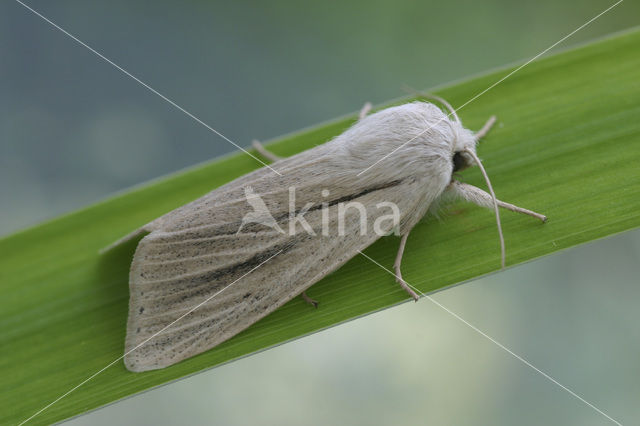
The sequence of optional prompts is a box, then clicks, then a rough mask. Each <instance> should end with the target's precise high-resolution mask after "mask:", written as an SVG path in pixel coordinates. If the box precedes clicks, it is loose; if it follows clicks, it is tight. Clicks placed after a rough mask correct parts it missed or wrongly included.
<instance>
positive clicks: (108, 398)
mask: <svg viewBox="0 0 640 426" xmlns="http://www.w3.org/2000/svg"><path fill="white" fill-rule="evenodd" d="M638 51H640V32H639V31H634V32H628V33H624V34H619V35H617V36H616V37H613V38H610V39H606V40H602V41H599V42H596V43H593V44H590V45H587V46H584V47H581V48H578V49H575V50H571V51H567V52H564V53H561V54H558V55H556V56H552V57H548V58H546V59H543V60H540V61H538V62H534V63H532V64H530V65H528V66H527V67H525V68H523V69H522V70H520V71H519V72H517V73H516V74H514V75H513V76H511V77H510V78H508V79H506V80H505V81H504V82H502V83H501V84H499V85H497V86H496V87H495V88H493V89H491V90H489V91H488V92H487V93H485V94H484V95H482V96H481V97H480V98H478V99H477V100H475V101H474V102H472V103H470V104H469V105H468V106H466V107H464V108H463V109H462V110H461V111H460V116H461V119H462V121H463V123H464V124H465V125H466V127H469V128H471V129H477V128H479V127H480V126H481V125H482V123H483V122H484V121H485V120H486V119H487V118H488V117H489V116H490V115H491V114H496V115H497V116H498V125H497V126H496V127H495V128H494V129H493V130H492V131H491V133H490V134H489V136H488V137H486V138H485V139H484V141H483V142H482V144H481V146H480V148H479V153H480V155H481V157H482V158H483V160H484V165H485V167H486V169H487V170H488V173H489V175H490V176H491V178H492V181H493V185H494V187H495V189H496V192H497V194H498V196H499V197H500V198H501V199H504V200H505V201H509V202H513V203H515V204H518V205H521V206H523V207H527V208H531V209H533V210H537V211H540V212H541V213H544V214H546V215H547V216H548V217H549V222H548V223H547V224H545V225H542V224H541V223H540V222H538V221H536V220H534V219H531V218H529V217H525V216H521V215H516V214H513V213H509V212H506V213H503V214H502V218H503V227H504V232H505V238H506V245H507V264H508V265H515V264H518V263H521V262H525V261H528V260H531V259H534V258H537V257H540V256H543V255H546V254H549V253H553V252H555V251H558V250H561V249H564V248H567V247H571V246H574V245H576V244H580V243H584V242H586V241H591V240H594V239H596V238H601V237H604V236H606V235H610V234H613V233H617V232H622V231H625V230H628V229H631V228H634V227H637V226H638V225H640V173H638V165H639V164H640V120H638V117H639V116H640V80H639V79H638V69H640V55H638V54H637V52H638ZM511 71H512V68H509V69H503V70H500V71H496V72H493V73H491V74H488V75H484V76H481V77H477V78H474V79H472V80H469V81H466V82H463V83H457V84H456V85H454V86H450V87H445V88H441V89H439V90H437V91H436V92H437V93H438V94H439V95H441V96H443V97H444V98H446V99H447V100H449V101H450V102H451V103H452V104H453V105H461V104H463V103H464V102H466V101H467V100H469V99H470V98H472V97H473V96H475V95H476V94H478V93H480V92H481V91H483V90H484V89H485V88H487V87H489V86H490V85H492V84H493V83H494V82H496V81H498V80H499V79H500V78H502V77H504V76H506V75H507V74H508V73H509V72H511ZM407 100H409V99H404V100H403V102H405V101H407ZM396 103H397V102H396ZM354 118H355V117H348V118H342V119H338V120H336V121H334V122H331V123H329V124H323V125H321V126H318V127H316V128H313V129H308V130H304V131H302V132H299V133H296V134H293V135H289V136H286V137H284V138H282V139H281V140H279V141H277V142H275V143H274V144H273V145H271V146H270V148H272V149H273V151H274V152H275V153H277V154H280V155H291V154H295V153H297V152H300V151H302V150H305V149H307V148H310V147H312V146H314V145H316V144H319V143H323V142H325V141H327V140H328V139H330V138H331V137H333V136H335V135H337V134H339V133H340V132H342V131H343V130H344V129H346V128H347V127H348V126H349V125H350V124H351V123H352V122H353V120H354ZM258 166H259V164H258V163H257V162H256V161H255V160H253V159H252V158H250V157H249V156H247V155H244V154H237V155H233V156H229V157H225V158H222V159H217V160H214V161H212V162H209V163H207V164H204V165H201V166H198V167H195V168H193V169H190V170H187V171H184V172H180V173H177V174H175V175H172V176H169V177H167V178H164V179H161V180H158V181H154V182H152V183H150V184H147V185H145V186H142V187H138V188H135V189H132V190H131V191H129V192H127V193H124V194H121V195H118V196H116V197H113V198H111V199H109V200H106V201H104V202H102V203H99V204H97V205H94V206H91V207H88V208H86V209H83V210H80V211H78V212H74V213H72V214H68V215H66V216H63V217H61V218H58V219H55V220H53V221H50V222H47V223H45V224H42V225H40V226H37V227H35V228H32V229H28V230H26V231H23V232H20V233H17V234H15V235H12V236H9V237H6V238H4V239H2V240H0V252H1V253H2V256H1V257H0V282H1V283H2V298H1V299H0V324H1V330H2V332H1V333H0V345H1V346H2V348H3V355H2V357H1V358H0V377H2V384H3V386H2V394H1V395H0V399H1V400H2V406H3V408H2V410H0V423H3V424H4V423H17V422H20V421H23V420H25V419H27V418H29V417H30V416H31V415H33V414H35V413H36V412H38V410H40V409H42V408H43V407H45V406H47V405H48V404H50V403H51V402H53V401H55V400H56V399H57V398H58V397H60V396H62V395H63V394H65V393H66V392H68V391H69V390H71V389H73V388H74V387H75V386H76V385H78V384H80V383H81V382H83V381H84V380H85V379H88V378H90V377H91V376H92V375H93V374H94V373H96V372H98V371H100V370H101V369H103V368H104V367H106V366H108V365H109V364H110V363H112V362H113V365H111V366H109V367H108V368H106V369H105V370H104V371H103V372H101V373H100V374H98V375H96V376H95V377H93V378H91V379H90V380H88V381H87V382H86V383H85V384H83V385H82V386H81V387H80V388H78V389H77V390H75V391H73V392H71V393H70V394H69V395H68V396H66V397H64V398H62V399H61V400H59V401H58V402H56V403H55V404H53V405H51V406H50V407H48V408H47V409H46V410H44V411H43V412H41V413H40V414H38V415H37V416H36V417H35V418H33V419H32V420H31V423H50V422H54V421H58V420H62V419H65V418H68V417H70V416H73V415H76V414H79V413H82V412H86V411H88V410H91V409H93V408H96V407H99V406H102V405H104V404H107V403H110V402H112V401H115V400H118V399H120V398H123V397H126V396H129V395H132V394H134V393H136V392H140V391H142V390H145V389H148V388H151V387H153V386H157V385H159V384H162V383H166V382H168V381H171V380H175V379H177V378H179V377H184V376H186V375H189V374H193V373H194V372H197V371H201V370H203V369H206V368H210V367H212V366H215V365H219V364H221V363H224V362H228V361H230V360H233V359H236V358H238V357H241V356H244V355H247V354H250V353H253V352H256V351H258V350H261V349H264V348H268V347H270V346H273V345H276V344H279V343H281V342H284V341H287V340H290V339H294V338H296V337H299V336H302V335H305V334H308V333H312V332H314V331H317V330H320V329H323V328H326V327H329V326H332V325H335V324H337V323H340V322H342V321H346V320H349V319H351V318H354V317H358V316H361V315H364V314H367V313H369V312H372V311H375V310H379V309H382V308H385V307H388V306H392V305H394V304H397V303H399V302H402V301H405V300H407V295H406V293H404V291H402V290H401V289H400V287H399V286H398V285H397V284H396V283H395V282H394V280H393V277H391V276H390V275H389V274H388V273H387V272H385V271H383V270H382V269H380V268H379V267H378V266H376V265H374V264H373V263H371V262H370V261H368V260H367V259H365V258H364V257H362V256H357V257H355V258H354V259H352V260H351V261H350V262H348V263H347V264H346V265H345V266H344V267H343V268H341V269H340V270H339V271H337V272H336V273H334V274H332V275H330V276H329V277H326V278H325V279H323V280H322V281H320V282H319V283H317V284H316V285H315V286H314V287H312V288H311V290H310V291H309V295H310V296H311V297H313V298H315V299H317V300H319V301H320V307H319V308H318V309H317V310H316V309H312V308H310V307H309V306H307V305H306V304H305V303H304V302H303V301H302V300H301V299H295V300H293V301H291V302H290V303H288V304H287V305H286V306H284V307H283V308H282V309H280V310H278V311H277V312H275V313H274V314H272V315H270V316H268V317H267V318H265V319H264V320H262V321H260V322H258V323H257V324H255V325H254V326H252V327H250V328H249V329H248V330H246V331H245V332H243V333H241V334H239V335H238V336H235V337H234V338H232V339H231V340H229V341H227V342H225V343H224V344H222V345H220V346H218V347H217V348H215V349H213V350H210V351H207V352H205V353H203V354H201V355H199V356H196V357H194V358H191V359H189V360H186V361H184V362H181V363H179V364H177V365H174V366H172V367H169V368H166V369H162V370H157V371H152V372H147V373H138V374H136V373H130V372H128V371H127V370H126V369H125V368H124V365H123V364H122V361H121V360H118V358H119V357H120V356H122V353H123V345H124V336H125V326H126V320H127V304H128V298H129V291H128V271H129V265H130V261H131V257H132V254H133V251H134V249H135V244H136V242H135V241H134V242H131V243H128V244H126V245H124V246H121V247H119V248H117V249H115V250H113V251H111V252H109V253H107V254H106V255H102V256H100V255H98V250H99V249H100V248H102V247H104V246H106V245H108V244H109V243H111V242H113V241H114V240H116V239H118V238H119V237H121V236H122V235H124V234H126V233H128V232H130V231H132V230H133V229H135V228H137V227H139V226H140V225H142V224H144V223H146V222H148V221H150V220H152V219H154V218H155V217H157V216H159V215H161V214H163V213H165V212H167V211H169V210H171V209H173V208H176V207H178V206H180V205H182V204H184V203H186V202H188V201H191V200H193V199H195V198H197V197H199V196H201V195H202V194H205V193H206V192H208V191H210V190H211V189H213V188H215V187H217V186H219V185H222V184H224V183H226V182H229V181H231V180H232V179H234V178H236V177H238V176H241V175H243V174H245V173H247V172H249V171H251V170H253V169H255V168H257V167H258ZM463 175H464V179H465V180H466V181H467V182H469V183H472V184H476V185H478V186H481V187H483V186H484V183H483V181H482V179H481V176H480V174H479V172H478V170H477V168H475V169H470V170H468V171H465V172H464V173H463ZM398 242H399V239H398V238H396V237H385V238H382V239H381V240H380V241H379V242H378V243H376V244H375V245H373V246H372V247H371V248H370V249H368V250H367V255H369V256H371V257H372V258H373V259H375V260H376V261H378V262H380V263H381V264H382V265H384V266H386V267H391V266H392V264H393V258H394V256H395V253H396V249H397V246H398ZM499 264H500V261H499V243H498V239H497V233H496V228H495V222H494V216H493V213H492V212H491V211H489V210H486V209H481V208H478V207H475V206H473V205H470V204H467V203H456V204H453V205H452V206H450V207H449V208H447V209H446V213H445V214H443V215H442V218H441V219H440V220H436V219H433V218H431V219H425V220H423V221H422V222H421V223H420V224H419V225H418V226H417V227H416V229H415V230H414V231H413V232H412V234H411V237H410V239H409V243H408V247H407V251H406V254H405V258H404V263H403V271H404V275H405V278H406V279H407V280H408V281H409V282H410V283H412V284H413V285H415V286H417V287H418V288H420V289H421V290H422V291H423V292H431V291H435V290H439V289H442V288H445V287H447V286H451V285H453V284H456V283H460V282H464V281H467V280H471V279H474V278H477V277H479V276H481V275H484V274H488V273H490V272H493V271H496V270H498V269H499ZM114 361H115V362H114Z"/></svg>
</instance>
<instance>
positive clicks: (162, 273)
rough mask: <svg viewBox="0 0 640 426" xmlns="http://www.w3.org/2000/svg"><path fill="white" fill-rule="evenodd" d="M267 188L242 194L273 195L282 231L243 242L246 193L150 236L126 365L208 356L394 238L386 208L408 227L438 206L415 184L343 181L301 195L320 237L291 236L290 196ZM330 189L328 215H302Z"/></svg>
mask: <svg viewBox="0 0 640 426" xmlns="http://www.w3.org/2000/svg"><path fill="white" fill-rule="evenodd" d="M310 158H313V157H310ZM284 161H286V160H284ZM284 161H283V162H284ZM310 161H318V157H315V159H313V160H310ZM300 163H303V164H302V165H303V166H304V162H299V163H298V164H300ZM295 175H296V174H295V173H294V174H293V176H295ZM249 176H251V175H249ZM284 176H291V174H286V175H284ZM298 176H299V174H298ZM266 179H272V180H273V177H272V176H270V175H269V176H268V175H262V174H259V175H254V177H253V178H249V179H247V178H246V177H245V178H243V180H242V181H241V182H240V183H241V184H240V186H242V185H251V186H250V187H251V188H253V189H252V191H255V193H257V194H264V195H262V196H261V199H263V201H264V202H265V205H266V206H268V209H269V212H270V213H271V215H272V217H273V218H274V220H275V221H276V222H277V224H278V225H279V228H280V229H279V230H278V229H276V228H275V227H274V226H272V223H267V222H263V223H247V224H244V226H243V229H242V232H240V233H238V232H237V229H238V228H239V227H240V225H242V221H241V219H242V218H245V217H246V215H247V213H250V212H252V211H253V212H254V213H255V207H253V210H252V207H251V206H250V205H249V203H248V199H247V193H246V186H245V188H244V191H243V190H242V188H239V187H238V185H237V184H236V185H233V186H230V187H222V188H220V190H216V191H213V192H212V193H210V194H208V195H207V196H205V197H202V198H201V199H199V200H196V201H194V202H193V203H190V205H187V206H190V207H188V208H187V206H185V207H184V208H181V209H177V210H176V211H174V212H171V213H169V214H168V215H165V216H163V217H161V218H159V219H158V220H156V221H154V222H151V224H149V225H150V226H147V230H150V231H151V233H150V234H149V235H147V236H145V237H144V238H143V239H142V240H141V241H140V243H139V245H138V248H137V250H136V253H135V256H134V259H133V262H132V266H131V272H130V280H129V285H130V295H131V296H130V304H129V319H128V325H127V337H126V342H125V358H124V361H125V365H126V366H127V368H128V369H129V370H131V371H145V370H152V369H157V368H163V367H166V366H169V365H172V364H174V363H176V362H179V361H181V360H183V359H186V358H189V357H191V356H194V355H196V354H199V353H201V352H203V351H206V350H208V349H210V348H212V347H214V346H216V345H218V344H219V343H221V342H223V341H225V340H227V339H229V338H230V337H232V336H234V335H236V334H238V333H239V332H240V331H242V330H244V329H245V328H247V327H249V326H250V325H251V324H253V323H255V322H256V321H258V320H259V319H261V318H263V317H264V316H266V315H268V314H269V313H271V312H273V311H274V310H276V309H277V308H278V307H280V306H282V305H283V304H285V303H286V302H288V301H289V300H291V299H292V298H294V297H295V296H297V295H299V294H300V293H302V292H303V291H304V290H306V289H307V288H308V287H310V286H311V285H313V284H314V283H315V282H317V281H318V280H320V279H321V278H322V277H324V276H326V275H327V274H329V273H330V272H332V271H334V270H335V269H337V268H339V267H340V266H341V265H343V264H344V263H345V262H346V261H347V260H349V259H350V258H352V257H354V256H355V255H356V254H357V253H358V251H359V250H363V249H365V248H366V247H368V246H369V245H370V244H372V243H373V242H374V241H375V240H377V239H378V238H379V234H380V231H381V230H382V231H384V232H390V231H391V230H392V228H393V225H394V223H393V220H392V219H391V215H392V211H391V209H389V208H386V209H385V208H381V207H379V206H377V204H378V203H379V202H381V201H387V202H391V203H395V204H396V205H397V206H398V208H399V211H400V220H401V226H402V224H403V223H404V222H406V221H407V220H413V219H412V218H415V217H417V218H419V217H422V215H423V214H424V212H425V211H426V209H427V207H428V206H429V204H430V203H431V201H433V198H434V197H435V196H431V195H429V194H427V196H426V198H425V197H416V194H419V193H424V191H420V187H423V186H424V182H419V181H417V180H416V179H405V180H402V181H392V182H379V183H372V184H371V185H370V186H369V187H366V188H364V189H362V190H360V191H359V192H358V193H353V189H352V187H350V186H348V185H339V184H337V183H336V181H326V180H325V181H320V182H318V183H317V184H314V186H311V185H307V186H303V187H298V193H299V194H300V196H301V197H299V199H298V200H297V203H296V209H297V210H296V211H297V212H298V213H304V215H303V216H302V217H303V219H304V220H305V221H306V223H308V224H309V226H310V227H311V228H312V230H313V232H314V233H315V235H312V234H310V233H309V232H306V231H305V230H304V229H303V227H302V225H301V224H300V223H298V224H297V225H298V226H297V227H296V228H295V229H296V232H295V233H290V232H289V229H288V227H289V220H290V218H289V212H288V202H287V201H288V199H289V195H290V194H289V193H288V191H286V190H280V191H278V190H273V187H274V182H271V183H268V182H265V180H266ZM282 179H283V180H285V181H282V180H281V181H279V182H276V183H275V184H277V185H276V186H277V187H281V188H287V185H284V184H286V183H287V182H286V179H287V178H286V177H283V178H282ZM298 183H300V182H298ZM321 189H325V190H326V189H328V190H329V192H330V194H331V195H330V196H329V197H328V198H327V199H326V203H325V205H324V207H325V208H324V209H323V208H319V207H322V206H320V205H319V204H315V205H314V207H311V208H309V209H307V210H305V211H304V212H303V209H304V205H305V203H306V199H307V198H308V197H311V198H313V197H315V200H316V201H317V199H319V197H320V196H319V195H318V194H320V191H321ZM269 191H271V192H269ZM310 194H315V195H310ZM345 201H347V202H358V203H359V204H360V205H361V206H363V207H364V211H365V212H366V214H367V220H366V221H364V223H365V226H366V232H364V233H363V232H361V231H362V229H361V226H362V225H361V220H360V217H361V215H362V214H363V211H362V210H359V209H358V208H356V207H354V206H349V207H347V208H346V209H344V210H343V211H342V213H340V209H341V204H342V206H343V207H344V206H345V205H346V204H345V203H344V202H345ZM323 211H324V213H323ZM323 214H324V215H326V219H325V229H326V231H325V234H326V235H323V227H322V223H323ZM341 215H342V217H343V219H342V227H341V226H340V216H341ZM376 224H377V226H378V229H377V230H374V228H373V227H374V226H376ZM374 231H377V232H374Z"/></svg>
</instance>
